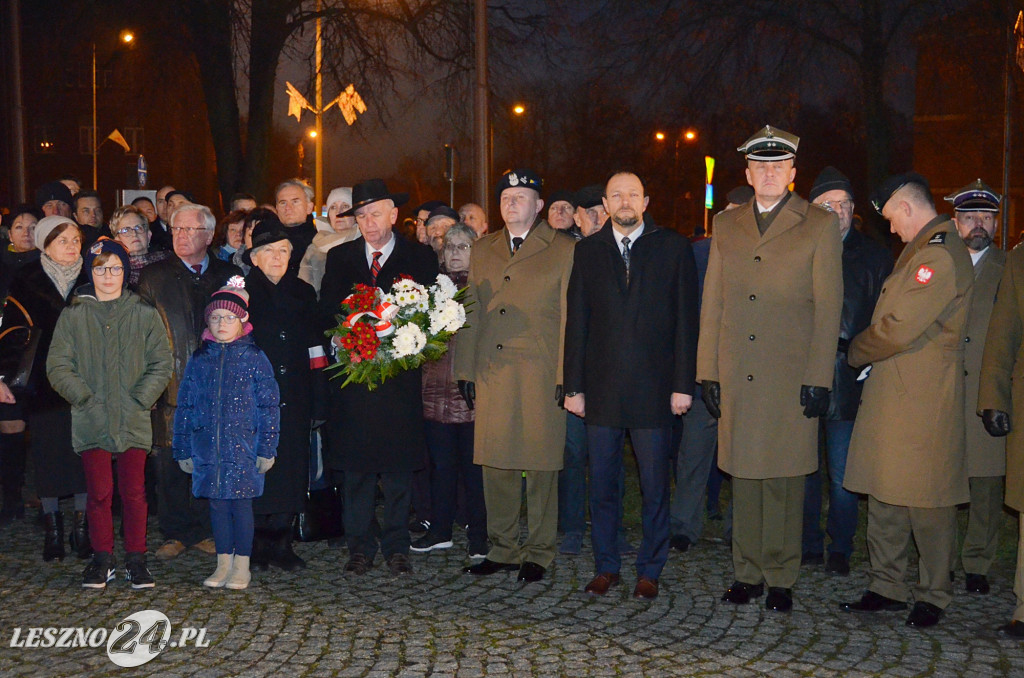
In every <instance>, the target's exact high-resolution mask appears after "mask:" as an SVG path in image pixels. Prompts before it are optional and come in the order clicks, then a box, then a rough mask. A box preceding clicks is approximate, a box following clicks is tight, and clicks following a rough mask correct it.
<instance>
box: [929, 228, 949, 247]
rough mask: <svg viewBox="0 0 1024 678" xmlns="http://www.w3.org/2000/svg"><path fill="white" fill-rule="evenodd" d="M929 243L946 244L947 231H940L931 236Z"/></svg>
mask: <svg viewBox="0 0 1024 678" xmlns="http://www.w3.org/2000/svg"><path fill="white" fill-rule="evenodd" d="M927 244H929V245H945V244H946V232H945V231H939V232H938V233H936V234H935V235H933V236H932V237H931V238H929V240H928V243H927Z"/></svg>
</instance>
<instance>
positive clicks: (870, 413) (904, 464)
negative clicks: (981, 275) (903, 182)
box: [843, 216, 974, 508]
mask: <svg viewBox="0 0 1024 678" xmlns="http://www.w3.org/2000/svg"><path fill="white" fill-rule="evenodd" d="M973 286H974V266H973V265H972V264H971V257H970V254H968V252H967V247H966V246H965V245H964V244H963V241H961V240H960V236H959V235H958V234H957V231H956V226H954V225H953V222H952V221H950V220H949V218H948V217H945V216H937V217H936V218H934V219H932V220H931V221H929V222H928V223H927V224H926V225H925V227H924V228H922V229H921V231H920V232H919V233H918V234H917V236H915V238H914V239H913V240H911V241H910V242H909V243H907V246H906V247H905V248H904V250H903V253H902V254H901V255H900V258H899V259H898V260H897V261H896V266H895V268H894V269H893V272H892V274H891V275H890V276H889V277H888V278H886V280H885V283H884V284H883V286H882V294H881V295H880V296H879V298H878V303H877V305H876V306H875V312H874V315H872V317H871V326H870V327H868V328H867V329H866V330H864V331H863V332H861V333H860V334H858V335H857V336H856V337H854V339H853V341H852V342H850V352H849V361H850V364H851V365H853V366H854V367H861V366H865V365H868V364H870V365H871V366H872V369H871V373H870V375H869V376H868V378H867V381H866V382H865V384H864V392H863V394H862V396H861V406H860V411H859V412H858V413H857V421H856V423H855V424H854V427H853V438H852V440H851V441H850V452H849V456H848V457H847V460H846V475H845V478H844V481H843V486H844V487H845V488H846V489H848V490H850V491H851V492H862V493H864V494H869V495H871V496H873V497H875V498H876V499H878V500H880V501H883V502H885V503H887V504H895V505H898V506H913V507H918V508H936V507H941V506H952V505H954V504H961V503H964V502H966V501H968V500H969V494H968V484H967V464H966V458H965V454H964V337H965V336H966V330H967V313H968V311H969V309H970V302H971V291H972V288H973Z"/></svg>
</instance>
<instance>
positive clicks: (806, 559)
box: [800, 552, 825, 565]
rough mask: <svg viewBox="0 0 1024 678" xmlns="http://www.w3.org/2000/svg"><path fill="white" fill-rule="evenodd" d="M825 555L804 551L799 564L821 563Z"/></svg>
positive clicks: (823, 561)
mask: <svg viewBox="0 0 1024 678" xmlns="http://www.w3.org/2000/svg"><path fill="white" fill-rule="evenodd" d="M824 563H825V555H824V554H823V553H809V552H808V553H804V554H802V555H801V556H800V564H801V565H823V564H824Z"/></svg>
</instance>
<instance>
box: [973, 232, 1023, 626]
mask: <svg viewBox="0 0 1024 678" xmlns="http://www.w3.org/2000/svg"><path fill="white" fill-rule="evenodd" d="M1022 342H1024V247H1018V248H1016V249H1014V250H1013V251H1012V252H1010V253H1009V255H1007V258H1006V265H1005V266H1004V267H1003V277H1002V280H1000V281H999V293H998V294H997V295H996V303H995V306H994V307H993V309H992V318H991V320H989V324H988V337H987V338H986V339H985V353H984V357H983V358H982V361H981V383H980V386H979V391H978V411H979V412H981V419H982V422H984V425H985V428H986V430H988V432H989V433H991V434H992V435H993V436H999V437H1002V436H1005V435H1006V434H1007V433H1009V434H1010V437H1009V438H1007V439H1006V505H1007V506H1009V507H1010V508H1012V509H1014V510H1015V511H1024V425H1022V424H1021V422H1024V378H1022V370H1024V343H1022ZM1011 424H1012V425H1011ZM1013 592H1014V593H1016V594H1017V608H1016V609H1015V610H1014V611H1013V618H1012V619H1011V621H1010V623H1009V624H1006V625H1004V626H1002V627H1000V629H999V630H1000V631H1002V632H1003V633H1006V634H1007V635H1010V636H1012V637H1014V638H1024V521H1020V540H1019V542H1018V544H1017V576H1016V577H1015V579H1014V584H1013Z"/></svg>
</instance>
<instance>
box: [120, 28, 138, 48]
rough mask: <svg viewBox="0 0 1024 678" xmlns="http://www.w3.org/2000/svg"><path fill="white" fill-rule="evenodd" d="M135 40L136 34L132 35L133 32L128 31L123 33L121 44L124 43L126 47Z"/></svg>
mask: <svg viewBox="0 0 1024 678" xmlns="http://www.w3.org/2000/svg"><path fill="white" fill-rule="evenodd" d="M134 39H135V34H134V33H132V32H131V31H129V30H127V29H125V30H123V31H121V42H123V43H124V44H126V45H127V44H130V43H131V41H132V40H134Z"/></svg>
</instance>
